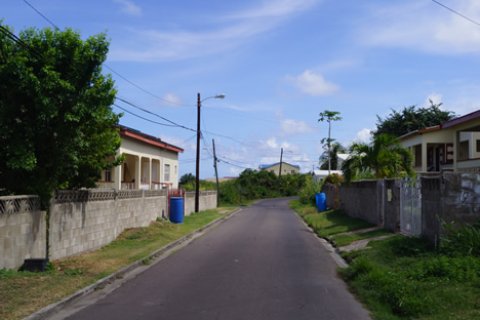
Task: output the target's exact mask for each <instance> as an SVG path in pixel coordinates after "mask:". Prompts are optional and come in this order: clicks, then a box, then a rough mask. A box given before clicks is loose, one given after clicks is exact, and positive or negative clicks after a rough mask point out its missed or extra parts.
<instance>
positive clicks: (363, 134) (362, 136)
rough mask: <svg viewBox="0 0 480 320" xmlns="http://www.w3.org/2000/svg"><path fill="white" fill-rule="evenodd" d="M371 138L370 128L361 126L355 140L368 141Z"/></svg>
mask: <svg viewBox="0 0 480 320" xmlns="http://www.w3.org/2000/svg"><path fill="white" fill-rule="evenodd" d="M371 138H372V130H370V129H367V128H363V129H362V130H360V131H358V132H357V135H356V137H355V142H361V143H369V142H370V140H371Z"/></svg>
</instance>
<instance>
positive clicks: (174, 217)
mask: <svg viewBox="0 0 480 320" xmlns="http://www.w3.org/2000/svg"><path fill="white" fill-rule="evenodd" d="M183 216H184V200H183V198H181V197H172V198H170V221H171V222H173V223H182V222H183Z"/></svg>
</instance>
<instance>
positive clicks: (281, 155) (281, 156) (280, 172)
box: [278, 148, 283, 178]
mask: <svg viewBox="0 0 480 320" xmlns="http://www.w3.org/2000/svg"><path fill="white" fill-rule="evenodd" d="M280 150H281V151H280V170H279V171H278V177H279V178H280V177H281V176H282V158H283V148H281V149H280Z"/></svg>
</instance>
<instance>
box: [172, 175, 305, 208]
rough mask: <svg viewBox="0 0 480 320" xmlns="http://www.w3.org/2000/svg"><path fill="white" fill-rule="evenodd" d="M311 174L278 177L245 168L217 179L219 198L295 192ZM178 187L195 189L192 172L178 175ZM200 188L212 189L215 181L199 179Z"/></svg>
mask: <svg viewBox="0 0 480 320" xmlns="http://www.w3.org/2000/svg"><path fill="white" fill-rule="evenodd" d="M308 179H311V175H310V174H288V175H283V176H281V177H278V176H276V175H275V174H274V173H273V172H269V171H256V170H251V169H246V170H244V171H243V172H242V173H241V174H240V175H239V177H238V178H236V179H232V180H228V181H223V182H221V183H220V194H219V202H220V205H222V206H229V205H245V204H248V203H250V202H251V201H253V200H258V199H266V198H278V197H291V196H297V195H298V191H299V190H300V189H302V188H303V187H304V186H305V184H306V183H307V180H308ZM180 187H181V188H184V189H185V190H187V191H193V190H195V176H193V175H192V174H186V175H184V176H182V177H181V179H180ZM200 189H202V190H206V189H209V190H215V189H216V184H215V183H214V182H209V181H204V180H200Z"/></svg>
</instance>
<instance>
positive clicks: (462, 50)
mask: <svg viewBox="0 0 480 320" xmlns="http://www.w3.org/2000/svg"><path fill="white" fill-rule="evenodd" d="M28 1H29V3H30V4H32V5H33V6H34V7H35V8H37V9H38V10H39V11H40V12H42V13H43V14H44V15H45V16H46V17H48V18H49V19H50V20H51V21H53V22H54V23H55V24H56V25H57V26H58V27H60V29H64V28H66V27H70V28H73V29H75V30H77V31H78V32H80V33H81V35H82V37H84V38H86V37H88V36H90V35H94V34H97V33H100V32H105V33H106V34H107V36H108V38H109V39H110V42H111V44H110V52H109V56H108V60H107V65H108V66H109V67H111V68H112V69H113V70H115V71H116V72H118V73H119V74H121V75H122V76H123V77H125V78H127V79H128V80H129V81H131V82H133V83H135V84H137V85H138V86H140V87H141V88H143V89H144V90H146V91H148V92H150V93H152V94H153V95H151V94H148V93H145V92H144V91H142V90H140V89H138V88H137V87H135V86H133V85H131V84H130V83H129V82H127V81H125V80H124V79H122V78H121V77H119V76H117V75H116V74H112V77H113V79H114V80H115V81H116V87H117V89H118V96H119V97H121V98H123V99H126V100H128V101H131V102H133V103H135V104H136V105H138V106H141V107H143V108H145V109H148V110H150V111H152V112H154V113H157V114H159V115H161V116H163V117H166V118H168V119H170V120H173V121H175V122H177V123H180V124H182V125H184V126H187V127H190V128H196V98H197V92H199V93H201V96H202V98H206V97H209V96H213V95H215V94H218V93H224V94H225V95H226V98H225V99H224V100H216V99H207V100H205V101H204V102H203V104H202V119H203V121H202V131H203V134H204V138H205V140H204V141H202V156H201V158H202V162H201V178H209V177H213V176H214V171H213V165H212V164H213V159H212V156H211V154H212V138H213V139H215V144H216V149H217V154H218V157H219V158H220V160H222V161H221V162H220V163H219V172H220V176H234V175H237V174H238V173H239V172H241V171H242V170H243V169H244V168H245V167H249V168H257V167H258V165H259V164H261V163H273V162H276V161H279V157H280V148H282V147H283V148H284V161H287V162H290V163H293V164H298V165H300V166H301V167H302V171H304V172H306V171H308V170H311V169H312V167H313V166H314V165H317V164H318V157H319V155H320V153H321V151H322V148H321V145H320V140H321V139H322V138H324V137H326V135H327V125H326V123H318V121H317V120H318V114H319V113H320V112H322V111H324V110H326V109H328V110H336V111H340V112H341V115H342V117H343V119H342V120H341V121H339V122H335V123H334V124H333V129H332V137H333V138H335V139H337V140H338V141H340V142H341V143H343V144H344V145H348V144H350V143H351V142H352V141H358V140H363V141H364V140H365V139H368V137H369V134H368V132H369V130H371V129H374V128H375V123H376V116H377V115H380V116H385V115H387V114H388V113H389V112H390V110H391V109H392V108H393V109H396V110H399V109H401V108H402V107H404V106H410V105H417V106H427V105H428V99H432V100H434V101H435V102H440V101H441V102H443V104H444V108H445V109H448V110H451V111H454V112H455V113H456V114H458V115H462V114H465V113H468V112H471V111H474V110H476V109H478V108H480V77H479V75H480V59H479V58H480V26H478V25H475V24H474V23H471V22H469V21H467V20H466V19H463V18H461V17H459V16H458V15H455V14H453V13H452V12H450V11H448V10H446V9H445V8H442V7H441V6H439V5H437V4H436V3H434V2H433V1H431V0H390V1H384V0H364V1H358V0H344V1H334V0H270V1H262V0H246V1H220V0H213V1H210V0H209V1H193V0H190V1H182V0H176V1H174V0H162V1H141V0H101V1H91V0H83V1H65V0H63V1H62V0H28ZM441 2H442V3H443V4H445V5H447V6H449V7H451V8H453V9H455V10H457V11H459V12H461V13H463V14H464V15H466V16H468V17H470V18H472V19H474V20H476V21H480V1H478V0H443V1H441ZM0 12H1V14H0V18H3V23H4V24H7V25H9V26H12V27H13V28H14V31H15V32H16V33H18V32H19V31H20V30H23V29H25V28H27V27H37V28H43V27H51V26H50V25H49V23H48V22H47V21H46V20H45V19H44V18H42V17H41V16H40V15H39V14H38V13H36V12H35V11H34V10H32V8H30V7H29V6H28V5H27V4H26V3H25V2H24V1H22V0H3V1H2V2H1V3H0ZM104 71H105V73H111V71H109V69H104ZM118 104H119V105H121V106H123V107H125V108H127V109H128V110H130V111H132V112H134V113H137V114H139V115H142V116H144V117H147V118H149V119H152V120H159V119H158V118H155V117H153V116H151V115H148V114H145V113H142V112H141V111H139V110H136V109H134V108H131V107H129V106H128V105H125V104H124V103H122V102H120V101H119V102H118ZM114 110H115V111H116V112H121V110H119V109H118V108H114ZM121 123H122V124H124V125H126V126H130V127H133V128H135V129H138V130H141V131H143V132H145V133H148V134H151V135H155V136H158V137H160V138H162V139H164V140H165V141H167V142H170V143H172V144H176V145H179V146H181V147H183V148H184V149H185V152H184V153H183V154H181V156H180V173H181V174H184V173H189V172H191V173H194V171H195V167H194V166H195V163H194V158H195V146H196V145H195V133H194V132H192V131H188V130H184V129H181V128H171V127H166V126H160V125H157V124H153V123H150V122H147V121H144V120H141V119H139V118H136V117H134V116H132V115H130V114H125V115H124V117H123V118H122V119H121Z"/></svg>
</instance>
